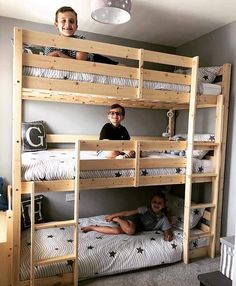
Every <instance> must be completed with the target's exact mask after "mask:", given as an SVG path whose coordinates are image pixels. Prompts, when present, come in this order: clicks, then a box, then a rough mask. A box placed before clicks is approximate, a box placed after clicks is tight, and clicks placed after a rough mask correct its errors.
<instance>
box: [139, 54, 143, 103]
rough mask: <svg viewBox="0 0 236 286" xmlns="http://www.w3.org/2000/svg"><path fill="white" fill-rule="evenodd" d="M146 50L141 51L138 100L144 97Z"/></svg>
mask: <svg viewBox="0 0 236 286" xmlns="http://www.w3.org/2000/svg"><path fill="white" fill-rule="evenodd" d="M143 58H144V50H143V49H139V66H138V67H139V69H138V79H139V82H138V98H142V97H143V65H144V61H143Z"/></svg>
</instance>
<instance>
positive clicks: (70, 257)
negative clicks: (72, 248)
mask: <svg viewBox="0 0 236 286" xmlns="http://www.w3.org/2000/svg"><path fill="white" fill-rule="evenodd" d="M67 260H75V256H74V255H73V254H69V255H65V256H58V257H50V258H45V259H40V260H35V261H34V262H33V263H34V266H39V265H45V264H49V263H55V262H63V261H67Z"/></svg>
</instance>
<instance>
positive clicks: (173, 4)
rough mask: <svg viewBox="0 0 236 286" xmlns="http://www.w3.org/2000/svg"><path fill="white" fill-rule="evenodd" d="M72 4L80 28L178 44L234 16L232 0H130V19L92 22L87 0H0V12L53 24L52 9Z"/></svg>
mask: <svg viewBox="0 0 236 286" xmlns="http://www.w3.org/2000/svg"><path fill="white" fill-rule="evenodd" d="M61 6H71V7H72V8H73V9H75V10H76V12H77V13H78V14H79V30H83V31H88V32H94V33H99V34H105V35H111V36H117V37H121V38H128V39H134V40H139V41H144V42H150V43H156V44H163V45H168V46H173V47H177V46H179V45H181V44H184V43H186V42H188V41H190V40H193V39H196V38H198V37H200V36H201V35H204V34H206V33H208V32H211V31H213V30H215V29H217V28H219V27H222V26H224V25H226V24H229V23H231V22H233V21H235V20H236V1H235V0H178V1H177V0H132V17H131V20H130V21H129V22H128V23H126V24H122V25H107V24H100V23H97V22H95V21H94V20H92V19H91V17H90V0H65V1H63V0H47V1H46V0H23V1H19V0H8V1H6V0H0V16H5V17H11V18H17V19H24V20H28V21H33V22H38V23H44V24H53V22H54V14H55V11H56V10H57V9H58V8H59V7H61Z"/></svg>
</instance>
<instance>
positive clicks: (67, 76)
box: [23, 66, 221, 95]
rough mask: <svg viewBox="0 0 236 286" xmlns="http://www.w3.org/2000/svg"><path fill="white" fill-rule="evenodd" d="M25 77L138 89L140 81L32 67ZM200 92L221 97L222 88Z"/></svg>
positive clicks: (147, 84) (168, 86) (159, 85)
mask: <svg viewBox="0 0 236 286" xmlns="http://www.w3.org/2000/svg"><path fill="white" fill-rule="evenodd" d="M23 75H25V76H35V77H43V78H54V79H62V80H72V81H81V82H92V83H101V84H109V85H119V86H127V87H138V80H134V79H128V78H123V77H114V76H104V75H97V74H89V73H81V72H72V71H64V70H55V69H46V68H39V67H30V66H24V67H23ZM143 87H144V88H145V89H158V90H170V91H177V92H190V86H189V85H184V84H175V83H166V82H158V81H144V83H143ZM198 90H199V92H200V93H201V94H213V95H219V94H220V93H221V87H220V85H217V84H206V83H200V84H199V86H198Z"/></svg>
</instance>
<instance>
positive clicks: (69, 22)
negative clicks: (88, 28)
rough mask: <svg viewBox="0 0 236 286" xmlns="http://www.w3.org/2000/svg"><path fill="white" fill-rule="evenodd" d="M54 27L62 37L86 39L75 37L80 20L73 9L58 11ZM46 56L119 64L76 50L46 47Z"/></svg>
mask: <svg viewBox="0 0 236 286" xmlns="http://www.w3.org/2000/svg"><path fill="white" fill-rule="evenodd" d="M54 26H55V27H56V28H57V29H58V31H59V33H60V35H61V36H64V37H72V38H78V39H85V37H84V36H82V35H75V32H76V30H77V28H78V18H77V13H76V12H75V10H74V9H72V8H71V7H68V6H63V7H61V8H59V9H58V10H57V11H56V15H55V22H54ZM45 55H46V56H52V57H62V58H72V59H77V60H84V61H86V60H88V61H94V62H100V63H106V64H113V65H117V64H118V62H116V61H113V60H111V59H109V58H107V57H104V56H101V55H98V54H88V53H85V52H79V51H74V50H67V49H57V48H55V47H46V48H45Z"/></svg>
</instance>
